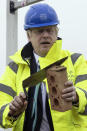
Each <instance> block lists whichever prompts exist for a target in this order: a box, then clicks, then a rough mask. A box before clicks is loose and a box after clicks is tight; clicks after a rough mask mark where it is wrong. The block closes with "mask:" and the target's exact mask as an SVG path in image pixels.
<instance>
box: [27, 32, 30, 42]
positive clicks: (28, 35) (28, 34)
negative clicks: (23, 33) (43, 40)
mask: <svg viewBox="0 0 87 131" xmlns="http://www.w3.org/2000/svg"><path fill="white" fill-rule="evenodd" d="M27 39H28V41H30V33H29V32H28V31H27Z"/></svg>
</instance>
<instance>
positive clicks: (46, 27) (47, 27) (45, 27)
mask: <svg viewBox="0 0 87 131" xmlns="http://www.w3.org/2000/svg"><path fill="white" fill-rule="evenodd" d="M55 27H56V25H55V26H44V27H37V28H32V29H31V30H40V29H49V28H55Z"/></svg>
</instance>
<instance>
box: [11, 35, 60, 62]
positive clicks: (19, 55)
mask: <svg viewBox="0 0 87 131" xmlns="http://www.w3.org/2000/svg"><path fill="white" fill-rule="evenodd" d="M61 46H62V39H61V38H59V37H58V40H57V41H56V42H55V43H54V44H53V46H52V47H51V49H50V50H49V52H48V54H47V55H46V56H45V57H43V59H44V58H46V59H49V58H53V59H54V58H55V53H57V56H58V54H60V53H59V51H60V50H61ZM54 51H55V53H53V52H54ZM53 54H54V55H53ZM32 55H33V47H32V44H31V42H29V43H27V44H26V45H25V46H24V47H23V48H22V49H21V50H19V51H18V52H16V53H15V54H14V55H13V56H10V59H12V60H13V61H15V62H16V63H17V64H18V63H21V64H27V63H26V62H25V59H30V58H31V57H32Z"/></svg>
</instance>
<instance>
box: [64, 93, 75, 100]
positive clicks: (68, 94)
mask: <svg viewBox="0 0 87 131" xmlns="http://www.w3.org/2000/svg"><path fill="white" fill-rule="evenodd" d="M74 95H75V93H74V92H70V93H66V94H63V95H62V98H63V99H65V98H70V97H73V96H74Z"/></svg>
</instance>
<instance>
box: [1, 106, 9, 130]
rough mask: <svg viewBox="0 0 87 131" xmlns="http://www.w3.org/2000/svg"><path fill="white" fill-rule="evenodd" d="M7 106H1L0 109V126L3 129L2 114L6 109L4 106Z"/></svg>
mask: <svg viewBox="0 0 87 131" xmlns="http://www.w3.org/2000/svg"><path fill="white" fill-rule="evenodd" d="M7 105H8V104H6V105H4V106H2V107H1V109H0V125H1V126H2V127H3V128H4V126H3V124H2V123H3V112H4V110H5V108H6V106H7Z"/></svg>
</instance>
